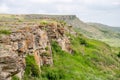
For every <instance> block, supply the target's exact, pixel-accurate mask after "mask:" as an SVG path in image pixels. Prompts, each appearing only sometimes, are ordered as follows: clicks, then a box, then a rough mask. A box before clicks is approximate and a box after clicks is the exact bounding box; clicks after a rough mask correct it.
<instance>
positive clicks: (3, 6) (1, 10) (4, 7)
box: [0, 4, 9, 13]
mask: <svg viewBox="0 0 120 80" xmlns="http://www.w3.org/2000/svg"><path fill="white" fill-rule="evenodd" d="M8 12H9V8H8V6H7V5H6V4H1V5H0V13H8Z"/></svg>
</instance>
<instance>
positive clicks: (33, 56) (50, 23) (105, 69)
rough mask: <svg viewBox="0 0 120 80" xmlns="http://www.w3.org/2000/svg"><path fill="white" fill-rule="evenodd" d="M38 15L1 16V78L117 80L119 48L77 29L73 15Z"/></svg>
mask: <svg viewBox="0 0 120 80" xmlns="http://www.w3.org/2000/svg"><path fill="white" fill-rule="evenodd" d="M41 16H43V15H41ZM41 16H39V15H7V16H6V15H1V16H0V25H1V26H0V80H119V79H120V72H119V71H120V64H119V63H120V56H119V55H120V49H119V48H113V47H111V46H109V45H108V44H106V43H104V42H101V41H98V40H95V39H91V38H88V37H86V36H84V35H86V34H83V32H80V31H77V30H76V27H74V25H75V26H76V25H77V23H78V22H77V21H78V19H77V18H76V16H74V15H72V16H71V15H69V16H67V15H66V17H65V16H62V18H61V17H59V16H58V15H56V16H52V17H51V16H50V17H48V16H43V17H41ZM4 17H6V18H5V19H4ZM13 17H14V18H13ZM53 17H55V18H53ZM56 17H57V18H56ZM7 18H9V19H7ZM16 18H17V19H16ZM18 18H19V19H20V20H19V19H18ZM68 19H72V20H73V19H76V21H75V22H76V23H72V22H74V21H71V22H70V21H69V22H67V20H68ZM65 20H66V21H65ZM66 22H67V23H66ZM80 23H81V28H82V26H87V24H85V23H83V22H80ZM73 24H74V25H73ZM87 27H88V26H87ZM78 28H79V27H78ZM83 30H88V31H89V29H86V28H85V29H83ZM96 30H98V29H95V31H96ZM91 32H92V31H91Z"/></svg>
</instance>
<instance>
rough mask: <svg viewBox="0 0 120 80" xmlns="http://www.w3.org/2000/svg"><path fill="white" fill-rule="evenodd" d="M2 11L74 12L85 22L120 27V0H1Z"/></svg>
mask: <svg viewBox="0 0 120 80" xmlns="http://www.w3.org/2000/svg"><path fill="white" fill-rule="evenodd" d="M0 13H1V14H3V13H7V14H65V15H66V14H69V15H70V14H72V15H76V16H77V17H79V18H80V20H82V21H84V22H97V23H102V24H106V25H110V26H115V27H120V0H0Z"/></svg>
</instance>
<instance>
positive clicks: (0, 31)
mask: <svg viewBox="0 0 120 80" xmlns="http://www.w3.org/2000/svg"><path fill="white" fill-rule="evenodd" d="M0 34H6V35H8V34H11V31H10V30H0Z"/></svg>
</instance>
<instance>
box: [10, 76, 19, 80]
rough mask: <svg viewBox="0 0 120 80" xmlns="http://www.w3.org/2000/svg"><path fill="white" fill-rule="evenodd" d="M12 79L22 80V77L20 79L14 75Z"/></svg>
mask: <svg viewBox="0 0 120 80" xmlns="http://www.w3.org/2000/svg"><path fill="white" fill-rule="evenodd" d="M12 80H20V79H19V77H17V76H13V77H12Z"/></svg>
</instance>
